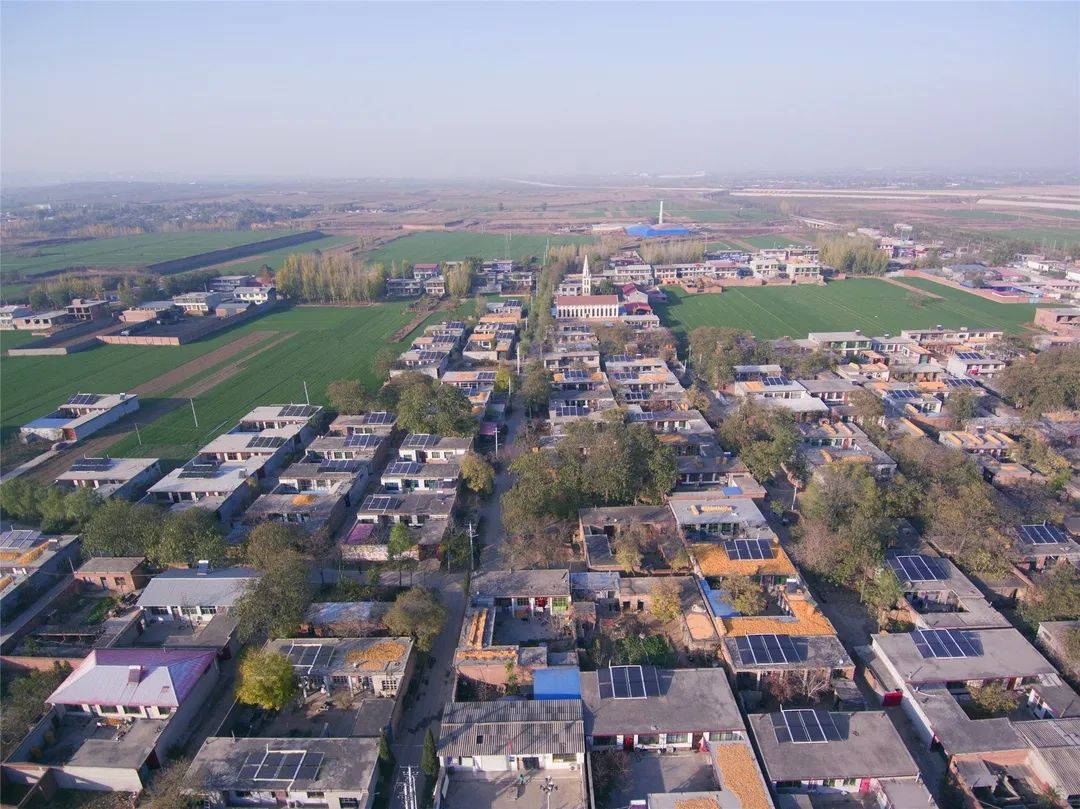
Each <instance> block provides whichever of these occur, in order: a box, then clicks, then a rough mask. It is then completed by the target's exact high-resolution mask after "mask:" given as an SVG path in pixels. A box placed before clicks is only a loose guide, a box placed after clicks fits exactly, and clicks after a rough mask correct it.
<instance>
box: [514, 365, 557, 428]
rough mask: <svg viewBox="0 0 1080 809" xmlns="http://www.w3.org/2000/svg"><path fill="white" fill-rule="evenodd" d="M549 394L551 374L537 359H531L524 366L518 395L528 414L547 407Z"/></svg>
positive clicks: (541, 410)
mask: <svg viewBox="0 0 1080 809" xmlns="http://www.w3.org/2000/svg"><path fill="white" fill-rule="evenodd" d="M550 395H551V375H550V374H549V373H548V372H547V369H545V368H544V365H543V363H542V362H540V361H539V360H532V361H531V362H529V364H528V365H526V366H525V381H524V382H523V383H522V385H521V392H520V393H519V396H520V397H521V400H522V401H523V402H524V403H525V407H526V409H527V410H528V411H529V415H535V414H536V413H537V412H538V411H539V412H543V411H545V410H546V409H547V404H548V397H549V396H550Z"/></svg>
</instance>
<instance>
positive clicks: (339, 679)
mask: <svg viewBox="0 0 1080 809" xmlns="http://www.w3.org/2000/svg"><path fill="white" fill-rule="evenodd" d="M330 682H331V683H332V684H333V685H348V684H349V678H348V677H347V676H346V675H344V674H335V675H333V676H332V677H331V678H330Z"/></svg>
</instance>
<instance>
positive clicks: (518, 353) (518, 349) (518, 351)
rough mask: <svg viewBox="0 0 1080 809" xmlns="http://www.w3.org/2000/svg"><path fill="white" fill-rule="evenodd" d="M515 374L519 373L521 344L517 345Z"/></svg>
mask: <svg viewBox="0 0 1080 809" xmlns="http://www.w3.org/2000/svg"><path fill="white" fill-rule="evenodd" d="M517 372H518V373H519V374H520V373H521V343H518V345H517Z"/></svg>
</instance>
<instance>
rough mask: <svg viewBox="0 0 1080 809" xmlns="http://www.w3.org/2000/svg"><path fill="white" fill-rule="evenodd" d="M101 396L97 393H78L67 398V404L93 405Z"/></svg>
mask: <svg viewBox="0 0 1080 809" xmlns="http://www.w3.org/2000/svg"><path fill="white" fill-rule="evenodd" d="M100 398H102V397H101V396H100V395H98V394H96V393H76V394H75V395H74V396H72V397H71V398H70V399H68V400H67V404H69V405H92V404H94V402H96V401H97V400H98V399H100Z"/></svg>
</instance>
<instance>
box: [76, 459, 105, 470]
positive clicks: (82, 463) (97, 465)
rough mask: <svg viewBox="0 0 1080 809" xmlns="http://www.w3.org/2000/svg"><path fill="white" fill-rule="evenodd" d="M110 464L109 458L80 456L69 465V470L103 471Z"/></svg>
mask: <svg viewBox="0 0 1080 809" xmlns="http://www.w3.org/2000/svg"><path fill="white" fill-rule="evenodd" d="M110 466H112V460H111V459H109V458H80V459H79V460H77V461H75V463H73V464H72V465H71V467H70V468H69V470H68V471H70V472H104V471H105V470H106V469H108V468H109V467H110Z"/></svg>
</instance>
